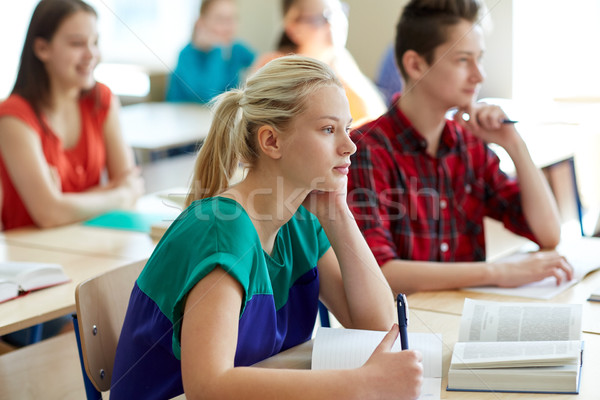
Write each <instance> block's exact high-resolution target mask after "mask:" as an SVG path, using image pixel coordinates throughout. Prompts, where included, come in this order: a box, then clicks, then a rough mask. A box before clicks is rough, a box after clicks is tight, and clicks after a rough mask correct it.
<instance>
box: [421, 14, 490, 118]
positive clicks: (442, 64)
mask: <svg viewBox="0 0 600 400" xmlns="http://www.w3.org/2000/svg"><path fill="white" fill-rule="evenodd" d="M483 51H484V42H483V32H482V29H481V27H480V26H479V25H477V24H472V23H470V22H468V21H466V20H463V21H461V22H459V23H458V24H457V25H454V26H452V27H450V28H448V40H447V41H446V42H445V43H444V44H442V45H440V46H438V47H437V48H436V49H435V51H434V57H433V62H432V64H431V66H430V67H429V69H428V70H427V71H426V73H425V74H424V76H423V78H422V79H421V80H420V81H419V82H418V83H417V84H418V85H424V88H425V89H426V90H427V91H428V92H429V93H430V94H431V97H432V98H433V99H436V101H438V102H440V104H441V107H442V108H445V109H449V108H452V107H464V106H466V105H470V104H471V103H472V102H473V101H474V100H475V98H476V97H477V94H478V92H479V89H480V88H481V83H482V82H483V80H484V78H485V73H484V71H483V66H482V64H481V59H482V56H483Z"/></svg>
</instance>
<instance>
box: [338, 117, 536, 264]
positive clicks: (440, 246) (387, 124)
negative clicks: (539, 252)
mask: <svg viewBox="0 0 600 400" xmlns="http://www.w3.org/2000/svg"><path fill="white" fill-rule="evenodd" d="M352 137H353V140H354V141H355V143H356V145H357V147H358V149H357V151H356V153H355V154H354V155H353V156H352V166H351V167H350V175H349V187H348V203H349V205H350V209H351V210H352V212H353V213H354V216H355V218H356V221H357V223H358V225H359V227H360V228H361V231H362V233H363V235H364V236H365V238H366V241H367V243H368V244H369V246H370V248H371V250H372V251H373V254H374V255H375V258H376V259H377V262H378V263H379V265H383V264H385V263H386V262H387V261H389V260H391V259H405V260H419V261H483V260H485V236H484V231H483V217H484V216H489V217H492V218H494V219H497V220H499V221H502V222H503V224H504V226H505V227H506V228H508V229H509V230H511V231H513V232H515V233H517V234H519V235H522V236H525V237H527V238H529V239H531V240H534V241H535V238H534V236H533V234H532V232H531V229H530V228H529V226H528V225H527V222H526V221H525V218H524V215H523V210H522V207H521V196H520V190H519V186H518V182H517V181H516V180H515V179H513V178H510V177H508V176H507V175H506V174H505V173H504V172H502V171H501V170H500V168H499V159H498V157H497V156H496V154H495V153H494V152H493V151H492V150H490V149H489V148H488V146H487V145H486V144H485V143H484V142H483V141H481V140H480V139H478V138H476V137H475V136H473V135H472V134H471V133H470V132H468V131H466V130H465V129H463V128H462V127H461V126H459V125H457V124H456V123H455V122H453V121H447V123H446V125H445V127H444V131H443V133H442V136H441V140H440V146H439V149H438V153H437V157H431V156H429V155H428V154H427V153H426V147H427V143H426V140H425V138H423V136H421V134H419V133H418V132H417V131H416V130H415V128H413V126H412V124H411V123H410V121H409V120H408V119H407V118H406V116H404V115H403V114H402V112H401V111H400V110H399V108H398V107H392V108H391V109H390V110H388V112H387V113H385V114H383V115H382V116H381V117H380V118H379V119H377V120H375V121H372V122H370V123H368V124H366V125H363V126H362V127H360V128H358V129H356V130H354V131H353V132H352Z"/></svg>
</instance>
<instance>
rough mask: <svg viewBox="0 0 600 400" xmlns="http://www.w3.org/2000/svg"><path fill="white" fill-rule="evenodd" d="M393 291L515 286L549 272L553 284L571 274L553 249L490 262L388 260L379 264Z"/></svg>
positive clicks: (539, 277)
mask: <svg viewBox="0 0 600 400" xmlns="http://www.w3.org/2000/svg"><path fill="white" fill-rule="evenodd" d="M381 269H382V271H383V274H384V275H385V277H386V278H387V280H388V282H390V283H391V286H392V289H393V290H394V292H395V293H414V292H418V291H430V290H448V289H457V288H464V287H470V286H501V287H517V286H521V285H524V284H527V283H531V282H536V281H539V280H541V279H544V278H546V277H549V276H554V277H555V278H556V282H557V284H560V283H561V282H562V281H564V280H570V279H571V278H572V277H573V268H572V267H571V266H570V265H569V264H568V263H567V262H566V261H565V259H564V257H562V256H560V255H559V254H557V253H556V252H554V251H544V252H537V253H530V254H523V256H522V257H520V258H519V259H514V260H498V261H494V262H454V263H450V262H431V261H407V260H399V259H396V260H390V261H388V262H387V263H385V264H384V265H383V266H382V267H381Z"/></svg>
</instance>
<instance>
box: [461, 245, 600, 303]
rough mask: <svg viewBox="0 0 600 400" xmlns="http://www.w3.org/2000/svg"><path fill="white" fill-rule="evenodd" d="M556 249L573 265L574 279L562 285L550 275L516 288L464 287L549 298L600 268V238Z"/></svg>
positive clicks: (518, 254) (487, 291) (515, 257)
mask: <svg viewBox="0 0 600 400" xmlns="http://www.w3.org/2000/svg"><path fill="white" fill-rule="evenodd" d="M535 247H537V246H535ZM531 250H536V249H531ZM556 250H557V251H558V253H559V254H561V255H563V256H564V257H565V258H566V259H567V261H568V262H569V263H570V264H571V265H572V266H573V269H574V274H573V279H572V280H570V281H564V282H562V283H561V284H560V285H556V278H554V277H549V278H546V279H542V280H541V281H538V282H533V283H529V284H527V285H523V286H519V287H516V288H501V287H492V286H484V287H470V288H464V290H467V291H470V292H480V293H495V294H502V295H507V296H519V297H528V298H533V299H543V300H549V299H551V298H553V297H554V296H556V295H557V294H559V293H561V292H563V291H565V290H567V289H568V288H569V287H571V286H573V285H574V284H576V283H577V282H579V281H581V280H582V279H583V278H585V276H586V275H587V274H589V273H590V272H592V271H595V270H597V269H600V238H589V237H582V238H577V239H575V240H570V241H566V242H563V243H561V244H559V245H558V247H557V249H556ZM525 254H526V253H525V252H522V253H517V254H513V255H510V256H508V257H505V259H507V260H508V259H512V260H515V261H518V259H519V258H523V257H524V255H525Z"/></svg>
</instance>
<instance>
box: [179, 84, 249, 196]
mask: <svg viewBox="0 0 600 400" xmlns="http://www.w3.org/2000/svg"><path fill="white" fill-rule="evenodd" d="M242 96H243V91H241V90H239V89H235V90H231V91H228V92H225V93H223V94H221V95H219V96H218V97H217V98H216V99H215V107H214V109H213V120H212V124H211V127H210V130H209V132H208V136H207V137H206V140H205V141H204V143H203V144H202V147H201V148H200V152H199V153H198V157H197V159H196V164H195V166H194V176H193V178H192V183H191V187H190V192H189V194H188V197H187V199H186V204H185V205H186V207H187V206H189V205H190V204H191V203H192V202H193V201H194V200H198V199H203V198H206V197H212V196H215V195H217V194H219V193H220V192H222V191H223V190H224V189H226V188H227V187H228V186H229V180H230V179H231V177H232V176H233V174H234V173H235V171H236V169H237V167H238V163H239V159H240V157H239V150H240V144H239V140H240V134H241V133H240V132H239V131H240V128H242V127H240V123H241V121H240V118H239V116H238V113H239V111H240V99H241V98H242Z"/></svg>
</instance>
